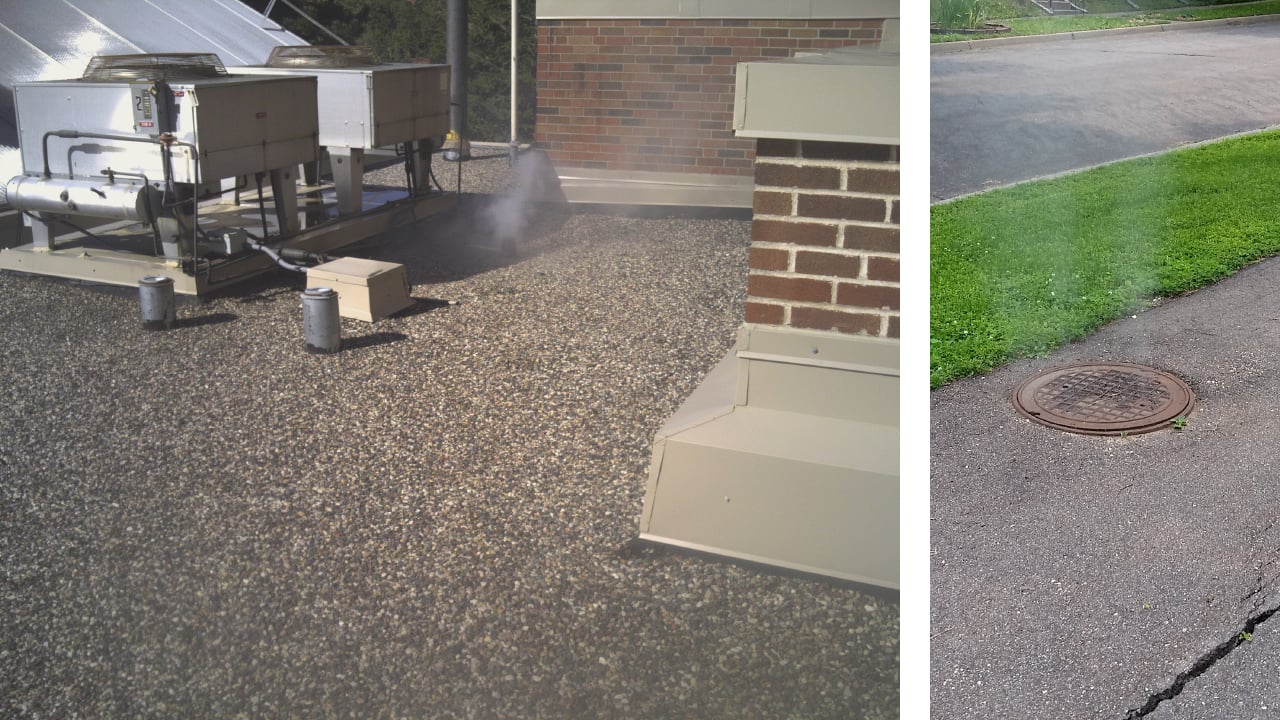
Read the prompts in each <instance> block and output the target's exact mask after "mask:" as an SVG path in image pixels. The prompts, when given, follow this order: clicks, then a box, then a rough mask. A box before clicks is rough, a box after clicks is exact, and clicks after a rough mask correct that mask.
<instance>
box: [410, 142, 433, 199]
mask: <svg viewBox="0 0 1280 720" xmlns="http://www.w3.org/2000/svg"><path fill="white" fill-rule="evenodd" d="M434 150H435V143H433V142H431V140H419V141H418V142H416V143H414V144H413V154H414V155H413V186H414V187H416V188H418V194H419V195H425V194H426V193H428V192H430V191H431V153H432V152H433V151H434Z"/></svg>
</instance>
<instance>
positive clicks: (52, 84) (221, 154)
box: [14, 76, 319, 183]
mask: <svg viewBox="0 0 1280 720" xmlns="http://www.w3.org/2000/svg"><path fill="white" fill-rule="evenodd" d="M315 97H316V81H315V79H314V78H311V77H306V76H285V77H279V76H278V77H253V78H248V77H221V78H208V79H195V80H193V79H185V80H168V81H166V82H136V81H135V82H127V81H125V82H100V81H92V80H57V81H41V82H30V83H21V84H19V85H17V86H15V87H14V105H15V106H16V109H17V118H18V135H19V140H20V146H21V149H22V169H23V172H24V173H26V174H29V175H34V174H42V173H43V172H44V169H45V167H46V163H47V167H48V169H49V171H50V172H51V174H52V175H53V176H54V177H80V178H83V177H88V176H100V175H102V173H103V171H104V170H105V169H106V168H110V169H112V170H113V171H115V172H130V173H138V174H143V175H146V176H147V177H148V178H149V179H151V180H152V181H154V182H160V181H162V180H164V179H165V168H164V162H163V158H162V155H161V153H160V152H159V151H158V150H157V146H156V145H155V144H153V143H140V142H129V141H120V140H113V139H111V138H103V137H81V138H73V137H59V136H56V135H50V136H48V137H46V133H49V132H51V131H55V132H63V131H74V132H79V133H86V134H93V135H114V136H134V137H138V138H148V137H150V138H155V137H156V136H159V135H160V134H161V133H162V132H166V131H168V132H172V134H173V137H174V140H175V141H176V142H177V144H174V145H172V146H171V149H172V156H173V163H172V171H173V176H172V178H170V179H171V180H172V181H173V182H181V183H195V182H197V177H198V178H199V181H200V182H209V181H212V180H218V179H220V178H229V177H236V176H240V175H251V174H253V173H258V172H265V171H268V170H273V169H277V168H283V167H289V166H291V165H298V164H300V163H305V162H313V161H315V160H316V157H317V154H318V152H319V150H318V146H317V143H316V136H317V134H318V131H319V130H318V125H319V121H318V117H317V111H316V101H315ZM166 115H169V116H168V117H166ZM184 143H185V144H184ZM190 146H194V148H192V147H190ZM197 159H198V167H197Z"/></svg>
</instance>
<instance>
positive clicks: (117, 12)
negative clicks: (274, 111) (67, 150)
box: [0, 0, 307, 179]
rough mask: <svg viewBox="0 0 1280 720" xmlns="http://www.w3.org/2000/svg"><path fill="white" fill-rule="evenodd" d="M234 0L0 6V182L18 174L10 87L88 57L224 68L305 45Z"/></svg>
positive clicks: (54, 74)
mask: <svg viewBox="0 0 1280 720" xmlns="http://www.w3.org/2000/svg"><path fill="white" fill-rule="evenodd" d="M305 44H307V43H306V41H305V40H303V39H302V38H300V37H298V36H297V35H294V34H293V33H290V32H288V31H286V30H285V29H284V28H283V27H281V26H280V25H279V24H278V23H276V22H275V21H273V20H269V19H267V18H265V17H263V16H262V14H261V13H258V12H257V11H255V10H253V9H252V8H250V7H249V6H247V5H245V4H244V3H241V2H238V1H237V0H201V1H200V2H191V1H190V0H40V2H5V3H2V4H0V179H7V178H9V177H12V176H13V175H17V174H19V173H21V172H22V167H21V163H20V160H19V154H18V152H17V149H16V146H17V143H18V132H17V120H16V113H15V110H14V106H13V88H14V86H15V85H17V84H18V83H20V82H34V81H37V80H65V79H70V78H78V77H80V75H81V73H83V72H84V68H85V65H87V64H88V62H89V60H90V59H91V58H92V57H93V56H95V55H119V54H132V53H164V52H170V53H172V52H213V53H217V54H218V56H219V57H220V58H221V59H222V61H223V62H224V63H226V64H245V63H261V62H265V61H266V58H267V55H269V54H270V52H271V49H272V48H273V47H275V46H277V45H305Z"/></svg>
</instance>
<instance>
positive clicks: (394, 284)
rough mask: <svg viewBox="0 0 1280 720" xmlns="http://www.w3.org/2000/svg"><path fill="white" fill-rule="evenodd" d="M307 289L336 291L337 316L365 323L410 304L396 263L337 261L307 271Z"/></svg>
mask: <svg viewBox="0 0 1280 720" xmlns="http://www.w3.org/2000/svg"><path fill="white" fill-rule="evenodd" d="M307 286H308V287H327V288H332V289H334V290H336V291H337V292H338V314H339V315H341V316H342V317H346V318H353V319H355V320H363V321H365V322H377V321H379V320H381V319H383V318H385V317H387V316H389V315H393V314H395V313H398V312H400V311H401V310H404V309H405V308H407V307H409V306H410V305H412V304H413V298H411V297H409V280H408V277H407V276H406V275H405V272H404V266H403V265H401V264H399V263H389V262H381V261H378V260H367V259H365V258H354V257H347V258H339V259H337V260H331V261H329V262H327V263H324V264H322V265H316V266H315V267H313V268H311V269H310V270H308V271H307Z"/></svg>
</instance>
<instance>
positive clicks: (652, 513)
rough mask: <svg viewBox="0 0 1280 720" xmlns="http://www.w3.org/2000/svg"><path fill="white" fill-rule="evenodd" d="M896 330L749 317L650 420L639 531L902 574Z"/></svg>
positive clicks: (805, 564)
mask: <svg viewBox="0 0 1280 720" xmlns="http://www.w3.org/2000/svg"><path fill="white" fill-rule="evenodd" d="M898 366H899V343H898V342H897V341H895V340H889V339H883V338H869V337H863V336H849V335H842V334H840V333H823V332H813V331H806V330H795V329H791V328H776V327H770V326H761V325H745V326H743V328H742V329H741V330H740V332H739V335H738V345H737V348H736V350H735V351H733V352H730V353H729V354H728V355H727V356H726V357H725V358H724V359H723V360H722V361H721V362H720V364H719V365H717V366H716V367H715V369H713V370H712V372H711V373H710V374H709V375H708V376H707V378H706V380H704V381H703V382H702V384H701V385H699V386H698V388H697V390H695V391H694V393H693V395H692V396H690V398H689V400H688V401H687V402H686V403H685V404H684V405H683V406H682V407H681V408H680V410H679V411H677V412H676V414H675V415H673V416H672V418H671V419H670V420H669V421H668V422H667V423H666V424H665V425H664V426H663V427H662V429H661V430H659V431H658V433H657V436H656V438H655V440H654V444H653V456H652V461H651V464H650V471H649V483H648V487H647V490H646V493H645V500H644V508H643V511H642V514H641V519H640V537H641V538H643V539H645V540H650V541H653V542H660V543H664V544H669V545H674V546H677V547H684V548H689V549H693V550H699V551H703V552H710V553H715V554H719V555H724V556H727V557H733V558H738V559H743V560H749V561H752V562H759V563H764V564H769V565H776V566H779V567H785V568H789V569H793V570H800V571H804V572H810V573H816V574H821V575H828V576H831V577H836V578H841V579H845V580H852V581H856V582H862V583H867V584H872V585H878V586H882V587H888V588H897V587H898V577H899V576H898V562H899V561H898V438H899V428H898V384H899V383H898Z"/></svg>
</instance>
